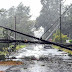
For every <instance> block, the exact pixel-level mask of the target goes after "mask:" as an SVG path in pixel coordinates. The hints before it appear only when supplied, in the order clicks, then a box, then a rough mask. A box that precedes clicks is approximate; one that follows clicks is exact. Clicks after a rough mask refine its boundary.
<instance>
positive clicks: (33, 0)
mask: <svg viewBox="0 0 72 72" xmlns="http://www.w3.org/2000/svg"><path fill="white" fill-rule="evenodd" d="M20 2H22V3H23V4H24V5H26V6H30V9H31V13H30V14H31V15H32V19H35V18H36V17H37V16H39V14H40V10H41V8H42V5H41V3H40V0H0V9H1V8H5V9H9V8H10V7H12V6H15V7H16V6H18V4H19V3H20ZM70 3H72V0H66V2H65V4H70Z"/></svg>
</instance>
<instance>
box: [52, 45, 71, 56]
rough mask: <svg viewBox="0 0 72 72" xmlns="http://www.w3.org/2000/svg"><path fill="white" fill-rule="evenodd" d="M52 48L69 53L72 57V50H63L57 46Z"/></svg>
mask: <svg viewBox="0 0 72 72" xmlns="http://www.w3.org/2000/svg"><path fill="white" fill-rule="evenodd" d="M52 47H53V48H56V49H59V50H62V51H64V52H67V53H69V54H71V55H72V51H71V50H68V49H65V48H61V47H59V46H55V45H53V46H52Z"/></svg>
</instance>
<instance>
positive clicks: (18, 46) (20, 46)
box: [16, 45, 26, 50]
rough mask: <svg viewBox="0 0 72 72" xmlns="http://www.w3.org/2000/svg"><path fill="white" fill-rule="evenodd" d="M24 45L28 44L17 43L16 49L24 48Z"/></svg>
mask: <svg viewBox="0 0 72 72" xmlns="http://www.w3.org/2000/svg"><path fill="white" fill-rule="evenodd" d="M24 47H26V45H17V46H16V50H19V49H21V48H24Z"/></svg>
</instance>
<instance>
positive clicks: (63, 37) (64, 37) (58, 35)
mask: <svg viewBox="0 0 72 72" xmlns="http://www.w3.org/2000/svg"><path fill="white" fill-rule="evenodd" d="M61 38H62V42H63V43H65V42H66V40H67V39H68V37H67V35H64V34H62V33H61ZM53 42H60V31H59V30H57V31H56V33H54V34H53Z"/></svg>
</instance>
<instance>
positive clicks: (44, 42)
mask: <svg viewBox="0 0 72 72" xmlns="http://www.w3.org/2000/svg"><path fill="white" fill-rule="evenodd" d="M0 27H1V28H4V29H7V30H10V31H12V32H16V33H18V34H21V35H24V36H27V37H30V38H34V39H37V40H39V41H41V42H39V41H38V42H36V41H27V42H26V41H23V40H3V39H1V40H0V42H1V43H2V42H6V43H9V42H22V43H23V42H24V43H38V44H39V43H40V44H53V45H56V46H60V47H62V48H65V49H68V50H72V49H71V48H69V47H67V46H65V45H64V44H59V43H55V42H49V41H46V40H43V39H41V38H37V37H34V36H31V35H28V34H24V33H21V32H19V31H15V30H12V29H10V28H6V27H3V26H0Z"/></svg>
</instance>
